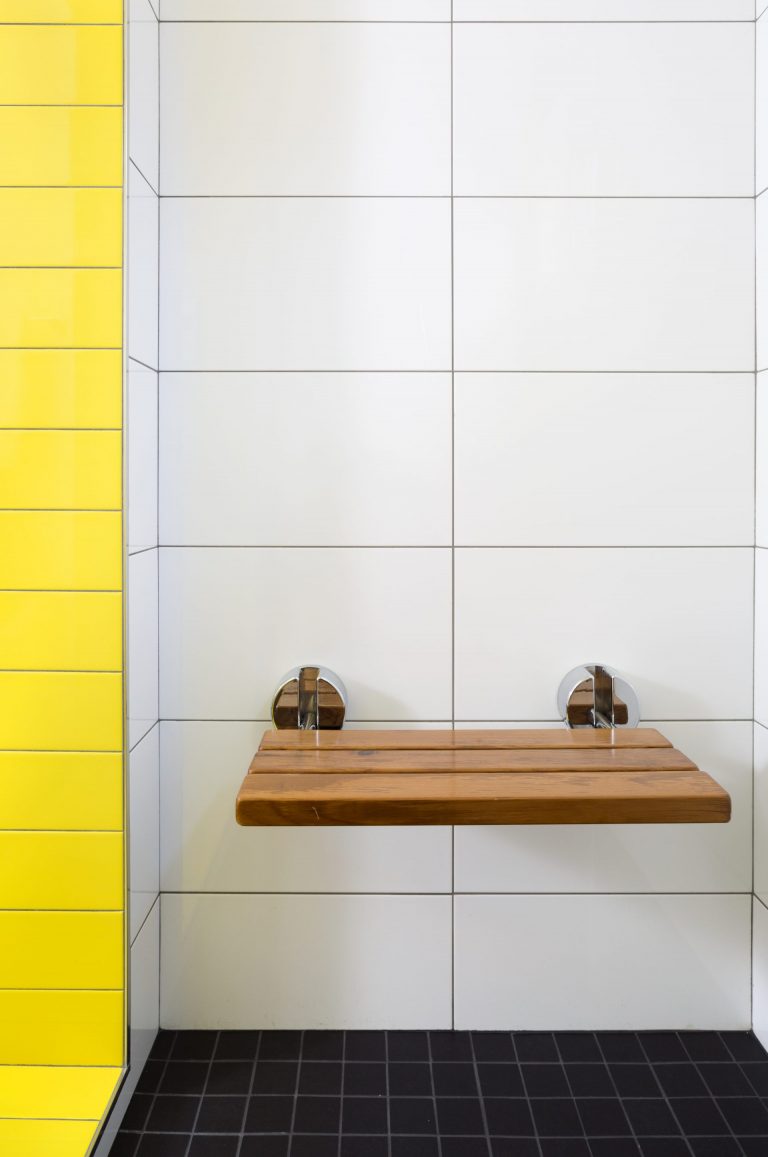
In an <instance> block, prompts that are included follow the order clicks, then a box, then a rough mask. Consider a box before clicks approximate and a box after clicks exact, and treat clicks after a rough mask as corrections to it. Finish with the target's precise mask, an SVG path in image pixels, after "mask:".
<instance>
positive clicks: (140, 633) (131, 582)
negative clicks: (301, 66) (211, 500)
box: [127, 550, 158, 748]
mask: <svg viewBox="0 0 768 1157" xmlns="http://www.w3.org/2000/svg"><path fill="white" fill-rule="evenodd" d="M157 553H158V552H157V551H156V550H145V551H143V552H142V553H141V554H133V555H131V556H130V558H129V559H128V591H127V603H128V608H127V615H128V746H129V748H132V747H134V746H135V745H136V744H137V743H138V741H139V740H140V739H141V737H142V736H143V735H146V733H147V732H148V731H149V729H150V727H152V725H153V724H154V723H155V722H156V721H157V718H158V687H157V685H158V673H157V672H158V587H157V582H158V579H157V566H158V558H157Z"/></svg>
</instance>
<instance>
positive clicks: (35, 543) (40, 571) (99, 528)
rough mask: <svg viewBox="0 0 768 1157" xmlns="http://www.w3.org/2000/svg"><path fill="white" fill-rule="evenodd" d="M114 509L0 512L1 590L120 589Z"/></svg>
mask: <svg viewBox="0 0 768 1157" xmlns="http://www.w3.org/2000/svg"><path fill="white" fill-rule="evenodd" d="M121 538H122V516H121V514H120V513H119V512H117V511H108V510H104V511H90V510H86V511H69V510H53V511H50V510H0V590H61V591H72V590H120V587H121V584H122V543H121Z"/></svg>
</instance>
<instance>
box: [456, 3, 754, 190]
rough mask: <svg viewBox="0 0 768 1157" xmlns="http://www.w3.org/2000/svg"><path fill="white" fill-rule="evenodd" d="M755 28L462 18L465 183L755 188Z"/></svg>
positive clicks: (460, 185) (460, 154)
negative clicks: (495, 21)
mask: <svg viewBox="0 0 768 1157" xmlns="http://www.w3.org/2000/svg"><path fill="white" fill-rule="evenodd" d="M753 61H754V28H753V26H752V25H751V24H747V23H743V24H737V23H732V24H715V23H702V24H684V23H682V24H671V23H644V24H628V23H624V24H622V23H601V24H587V23H582V24H574V23H563V24H555V23H546V22H542V23H530V24H482V23H478V24H461V25H458V26H457V27H456V29H455V31H454V71H453V76H454V106H453V107H454V191H455V192H456V193H457V194H459V195H470V196H482V195H490V194H495V195H511V194H514V195H517V196H541V195H548V196H744V197H748V196H751V195H752V191H753V182H754V130H753V122H754V75H753V74H754V68H753Z"/></svg>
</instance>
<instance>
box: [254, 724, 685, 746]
mask: <svg viewBox="0 0 768 1157" xmlns="http://www.w3.org/2000/svg"><path fill="white" fill-rule="evenodd" d="M671 746H672V744H671V743H670V742H669V740H668V739H667V738H666V737H665V736H664V735H662V734H661V732H659V731H657V730H656V729H655V728H653V727H642V728H640V727H633V728H626V729H624V730H620V729H616V730H609V729H607V728H594V727H590V728H589V729H586V730H584V731H570V730H568V729H567V728H565V727H562V728H557V729H555V728H547V727H538V728H528V727H526V728H521V729H519V730H517V729H516V730H510V729H509V728H506V729H501V728H490V729H488V730H485V729H484V728H481V727H475V728H468V729H467V730H466V731H451V730H449V729H446V730H444V731H441V730H437V729H435V728H430V729H428V730H423V731H422V730H413V731H408V730H406V729H405V728H397V729H392V730H391V731H390V730H386V731H374V730H370V729H369V730H364V729H361V730H354V731H267V732H266V733H265V735H264V738H263V739H262V741H261V750H262V751H297V750H298V751H305V750H312V751H315V750H318V749H319V750H323V751H340V750H341V751H346V750H349V749H350V748H356V749H358V750H359V749H361V748H371V747H373V748H376V749H378V750H379V751H402V750H405V751H442V750H457V751H465V750H470V749H475V748H477V749H479V750H481V751H487V750H489V749H491V748H492V749H494V750H496V749H498V748H503V749H504V750H515V749H522V750H530V749H531V748H537V749H539V748H541V749H552V750H554V751H562V750H570V749H576V750H579V751H581V750H583V749H584V748H585V747H586V748H598V749H602V748H606V747H616V748H622V749H623V748H626V747H671Z"/></svg>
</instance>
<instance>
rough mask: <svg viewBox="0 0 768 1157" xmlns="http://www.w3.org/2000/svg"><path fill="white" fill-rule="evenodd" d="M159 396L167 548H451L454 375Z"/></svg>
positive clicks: (266, 377) (213, 382)
mask: <svg viewBox="0 0 768 1157" xmlns="http://www.w3.org/2000/svg"><path fill="white" fill-rule="evenodd" d="M161 389H162V406H161V431H160V437H161V446H162V448H161V452H160V463H161V471H162V474H161V483H160V491H161V496H162V509H161V514H160V522H161V540H162V542H163V544H165V545H167V544H174V543H175V544H179V545H198V544H203V545H205V544H211V545H233V546H236V545H243V544H248V545H250V544H262V545H265V546H282V545H285V546H288V545H293V544H296V543H303V544H306V545H330V546H335V545H341V546H344V545H392V546H398V545H401V546H411V545H413V546H416V545H424V546H426V545H431V546H437V545H446V544H448V545H450V542H451V378H450V374H236V373H229V374H163V377H162V387H161ZM254 431H259V433H258V435H257V439H258V448H257V447H256V446H255V445H254ZM750 534H751V523H750Z"/></svg>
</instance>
